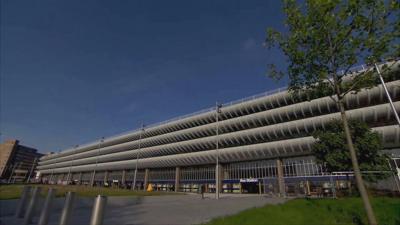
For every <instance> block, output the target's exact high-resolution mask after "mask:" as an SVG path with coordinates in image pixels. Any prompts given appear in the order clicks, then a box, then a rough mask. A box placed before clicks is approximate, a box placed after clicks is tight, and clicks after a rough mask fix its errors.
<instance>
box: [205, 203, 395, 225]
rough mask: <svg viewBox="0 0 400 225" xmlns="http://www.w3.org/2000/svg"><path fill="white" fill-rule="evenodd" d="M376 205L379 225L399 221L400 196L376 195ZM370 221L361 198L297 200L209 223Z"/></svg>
mask: <svg viewBox="0 0 400 225" xmlns="http://www.w3.org/2000/svg"><path fill="white" fill-rule="evenodd" d="M372 203H373V208H374V211H375V214H376V216H377V219H378V222H379V224H380V225H386V224H387V225H389V224H390V225H392V224H393V225H399V224H400V198H388V197H376V198H373V200H372ZM235 224H237V225H246V224H252V225H253V224H256V225H258V224H271V225H272V224H273V225H278V224H282V225H290V224H296V225H302V224H304V225H312V224H316V225H323V224H340V225H344V224H368V223H367V219H366V215H365V212H364V210H363V206H362V201H361V199H360V198H342V199H337V200H335V199H311V200H307V199H296V200H291V201H289V202H287V203H284V204H280V205H266V206H264V207H261V208H253V209H249V210H246V211H243V212H241V213H239V214H236V215H233V216H228V217H223V218H217V219H214V220H212V221H211V222H209V223H207V224H206V225H235Z"/></svg>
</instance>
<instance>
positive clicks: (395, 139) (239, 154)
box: [40, 125, 400, 174]
mask: <svg viewBox="0 0 400 225" xmlns="http://www.w3.org/2000/svg"><path fill="white" fill-rule="evenodd" d="M373 130H374V131H376V132H378V133H379V134H380V135H381V136H382V139H383V140H384V142H383V144H384V147H393V146H399V144H400V140H399V139H400V138H399V137H400V128H399V126H398V125H392V126H384V127H377V128H373ZM387 139H391V140H392V142H387V141H385V140H387ZM313 143H315V139H314V138H313V137H311V136H308V137H301V138H294V139H289V140H280V141H274V142H266V143H259V144H252V145H245V146H238V147H230V148H224V149H219V150H208V151H200V152H192V153H182V154H175V155H165V156H158V157H151V158H144V159H140V160H139V161H137V160H136V159H131V160H122V161H114V162H103V163H96V164H85V165H72V164H71V165H70V166H67V167H62V168H54V169H53V168H52V169H40V172H41V173H42V174H49V173H66V172H86V171H93V170H96V171H110V170H123V169H133V168H135V167H136V163H137V162H138V164H137V166H138V168H141V169H142V168H160V167H176V166H195V165H205V164H213V163H215V162H216V157H217V155H218V158H219V161H220V163H228V162H237V161H246V160H247V161H250V160H256V159H257V160H260V159H268V158H276V157H294V156H301V155H308V154H310V150H311V147H312V144H313Z"/></svg>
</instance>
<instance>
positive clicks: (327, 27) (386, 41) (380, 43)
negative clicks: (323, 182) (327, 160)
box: [266, 0, 400, 224]
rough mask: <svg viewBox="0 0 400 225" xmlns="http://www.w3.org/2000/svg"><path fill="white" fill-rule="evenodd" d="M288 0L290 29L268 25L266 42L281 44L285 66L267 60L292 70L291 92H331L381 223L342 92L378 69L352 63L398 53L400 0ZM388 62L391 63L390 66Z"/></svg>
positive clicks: (368, 81)
mask: <svg viewBox="0 0 400 225" xmlns="http://www.w3.org/2000/svg"><path fill="white" fill-rule="evenodd" d="M300 2H301V3H297V2H296V0H284V4H283V5H284V6H283V10H284V13H285V14H286V20H285V25H286V28H287V29H286V30H285V31H283V32H279V31H276V30H274V29H272V28H269V29H268V30H267V38H266V46H267V47H269V48H271V47H274V46H277V47H278V48H280V49H281V50H282V52H283V54H284V55H285V56H286V58H287V60H288V68H287V72H286V73H284V72H282V71H279V70H278V69H277V67H276V66H275V65H269V68H270V76H271V77H273V78H275V79H280V78H282V77H283V76H284V74H288V76H289V80H290V82H289V90H290V91H291V93H299V92H309V91H312V92H313V93H317V94H319V95H329V96H330V97H331V99H332V100H333V101H335V103H336V104H337V107H338V110H339V111H340V115H341V122H342V124H343V129H344V134H345V137H346V142H347V148H348V150H349V155H350V159H351V163H352V167H353V171H354V175H355V178H356V183H357V186H358V190H359V191H360V195H361V197H362V199H363V203H364V208H365V210H366V212H367V216H368V221H369V223H370V224H377V222H376V219H375V215H374V213H373V211H372V207H371V204H370V201H369V197H368V195H367V191H366V189H365V186H364V183H363V179H362V176H361V173H360V168H359V164H358V160H357V157H356V151H355V148H354V144H353V141H352V138H351V133H350V128H349V125H348V121H347V117H346V108H345V104H344V102H343V99H344V97H345V96H346V95H347V94H349V93H354V92H357V91H359V90H360V89H361V88H362V87H366V88H369V87H371V86H373V85H374V82H373V80H374V73H373V72H372V71H371V70H367V71H361V72H359V73H356V74H352V76H347V75H346V74H348V73H349V72H352V71H351V68H352V67H354V66H356V65H360V64H362V63H367V64H373V63H377V62H381V61H382V60H386V61H387V60H389V59H393V58H395V57H398V56H399V55H400V45H399V43H400V40H399V39H400V13H399V8H400V7H399V4H400V3H399V2H398V1H397V0H344V1H343V0H305V1H300ZM386 68H390V66H389V67H386Z"/></svg>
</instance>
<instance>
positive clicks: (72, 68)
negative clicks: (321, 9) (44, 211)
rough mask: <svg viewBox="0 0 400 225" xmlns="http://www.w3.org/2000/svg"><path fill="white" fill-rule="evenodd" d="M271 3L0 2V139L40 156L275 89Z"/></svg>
mask: <svg viewBox="0 0 400 225" xmlns="http://www.w3.org/2000/svg"><path fill="white" fill-rule="evenodd" d="M283 19H284V18H283V14H282V10H281V3H280V1H265V0H260V1H232V0H227V1H161V0H160V1H71V0H69V1H52V0H42V1H28V0H27V1H18V0H4V1H1V46H0V47H1V49H0V53H1V55H0V56H1V61H0V62H1V64H0V66H1V68H0V72H1V86H0V87H1V97H0V99H1V120H0V124H1V133H2V137H1V138H2V140H4V139H19V140H20V141H21V143H22V144H25V145H30V146H33V147H36V148H38V149H39V150H40V151H41V152H47V151H59V150H62V149H65V148H68V147H71V146H74V145H76V144H83V143H85V142H90V141H93V140H95V139H98V138H100V137H102V136H106V137H107V136H110V135H115V134H118V133H122V132H125V131H128V130H132V129H135V128H137V127H139V126H140V124H141V123H142V122H143V123H145V124H151V123H155V122H160V121H163V120H167V119H170V118H173V117H176V116H180V115H184V114H188V113H192V112H194V111H198V110H201V109H204V108H208V107H212V106H214V105H215V102H216V101H219V102H228V101H232V100H236V99H240V98H243V97H247V96H250V95H253V94H258V93H260V92H264V91H267V90H272V89H275V88H278V87H282V86H284V85H285V81H280V82H276V81H273V80H271V79H270V78H268V77H267V76H266V71H267V64H268V63H277V64H278V65H280V66H284V58H283V56H282V54H281V53H280V52H279V51H277V50H268V49H266V48H264V47H263V41H264V39H265V31H266V28H267V27H274V28H278V29H281V28H282V26H283Z"/></svg>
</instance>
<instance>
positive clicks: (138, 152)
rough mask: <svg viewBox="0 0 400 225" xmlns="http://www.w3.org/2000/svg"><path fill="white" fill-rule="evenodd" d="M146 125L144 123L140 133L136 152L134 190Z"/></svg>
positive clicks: (133, 188)
mask: <svg viewBox="0 0 400 225" xmlns="http://www.w3.org/2000/svg"><path fill="white" fill-rule="evenodd" d="M144 132H145V130H144V125H143V123H142V126H141V128H140V133H139V144H138V151H137V153H136V164H135V173H134V175H133V184H132V190H133V191H134V190H135V189H136V177H137V170H138V164H139V155H140V148H141V144H142V135H143V134H144Z"/></svg>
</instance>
